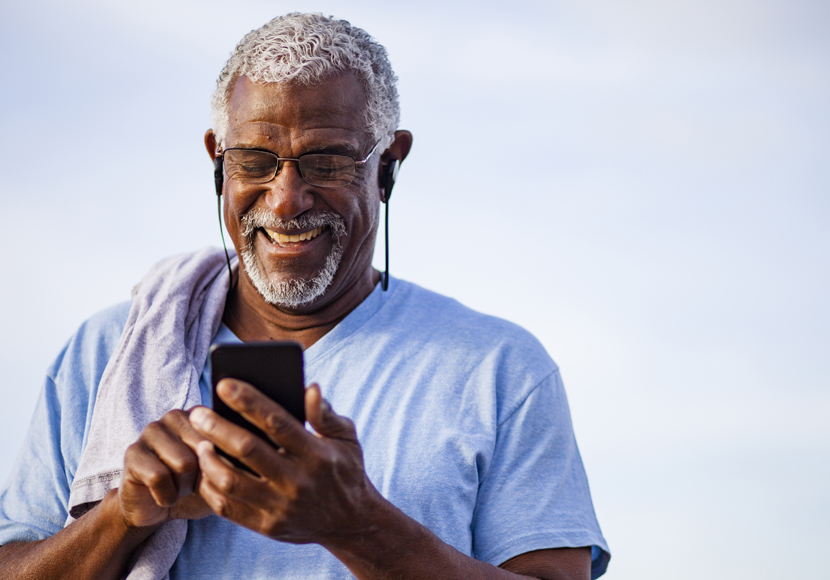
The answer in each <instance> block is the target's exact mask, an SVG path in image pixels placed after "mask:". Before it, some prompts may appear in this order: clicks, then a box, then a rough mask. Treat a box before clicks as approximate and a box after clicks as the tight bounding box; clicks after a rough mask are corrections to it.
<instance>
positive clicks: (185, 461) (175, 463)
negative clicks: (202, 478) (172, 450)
mask: <svg viewBox="0 0 830 580" xmlns="http://www.w3.org/2000/svg"><path fill="white" fill-rule="evenodd" d="M170 467H172V468H173V470H174V471H175V472H176V473H190V472H192V471H197V470H198V469H199V462H198V461H197V460H196V458H195V457H192V456H191V457H188V456H185V455H182V456H179V457H175V458H173V459H171V460H170Z"/></svg>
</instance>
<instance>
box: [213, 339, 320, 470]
mask: <svg viewBox="0 0 830 580" xmlns="http://www.w3.org/2000/svg"><path fill="white" fill-rule="evenodd" d="M210 367H211V382H212V383H213V410H214V411H216V413H218V414H219V415H220V416H221V417H224V418H225V419H227V420H228V421H230V422H231V423H233V424H235V425H238V426H240V427H242V428H243V429H247V430H248V431H251V432H252V433H254V434H255V435H257V436H258V437H260V438H262V439H264V440H265V441H266V442H268V443H270V444H271V445H273V446H274V447H278V446H277V445H276V444H275V443H274V442H273V441H271V439H270V438H269V437H268V436H267V435H266V434H265V433H264V432H263V431H262V430H260V429H259V428H258V427H256V426H255V425H253V424H251V423H250V422H248V421H247V420H246V419H245V418H243V417H242V415H240V414H239V413H237V412H236V411H234V410H233V409H231V408H230V407H228V406H227V405H226V404H225V403H224V401H222V399H220V398H219V397H218V396H217V394H216V385H217V384H218V383H219V381H221V380H222V379H225V378H232V379H238V380H240V381H245V382H246V383H250V384H251V385H253V386H254V387H256V388H257V389H258V390H259V391H261V392H262V393H264V394H265V395H266V396H268V397H269V398H270V399H272V400H273V401H275V402H277V403H279V404H280V405H281V406H282V407H283V408H285V410H287V411H288V412H289V413H291V414H292V415H293V416H294V417H296V419H297V420H298V421H299V422H300V423H301V424H305V379H304V376H303V349H302V347H301V346H300V345H299V344H298V343H296V342H246V343H241V344H218V345H214V346H212V347H211V348H210ZM217 451H218V452H219V453H220V454H221V455H223V456H224V457H226V458H227V459H229V460H230V461H231V463H233V464H234V465H236V466H237V467H240V468H242V469H245V470H247V471H251V470H250V469H249V468H248V467H247V466H245V465H243V464H242V463H241V462H240V461H239V460H237V459H236V458H234V457H231V456H229V455H227V454H226V453H224V452H223V451H222V450H221V449H219V448H218V447H217Z"/></svg>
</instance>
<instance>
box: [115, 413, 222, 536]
mask: <svg viewBox="0 0 830 580" xmlns="http://www.w3.org/2000/svg"><path fill="white" fill-rule="evenodd" d="M188 415H189V412H185V411H178V410H175V411H170V412H168V413H166V414H165V415H164V417H162V418H161V419H160V420H158V421H155V422H153V423H150V424H149V425H147V427H145V428H144V430H143V431H142V432H141V435H140V436H139V438H138V441H136V442H135V443H133V444H132V445H130V447H129V448H128V449H127V452H126V455H125V456H124V472H123V475H122V479H121V487H120V488H119V489H118V499H119V502H120V505H121V513H122V515H123V517H124V521H125V522H126V523H127V525H128V526H131V527H146V526H155V525H160V524H163V523H164V522H167V521H169V520H172V519H177V518H185V519H200V518H204V517H206V516H209V515H211V514H212V513H213V512H212V511H211V510H210V508H209V507H208V506H207V504H206V503H205V502H204V500H203V499H202V498H201V497H200V496H199V493H198V491H197V487H198V484H199V481H198V480H199V460H198V457H197V456H196V452H195V449H196V447H197V446H198V444H199V442H200V441H202V440H203V437H202V436H201V435H199V434H198V433H197V432H196V431H195V430H194V429H193V427H192V426H191V425H190V421H189V420H188Z"/></svg>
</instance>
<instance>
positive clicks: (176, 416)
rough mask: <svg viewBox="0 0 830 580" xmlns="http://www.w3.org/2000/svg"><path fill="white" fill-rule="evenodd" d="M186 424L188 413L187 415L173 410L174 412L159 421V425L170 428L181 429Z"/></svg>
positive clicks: (168, 413)
mask: <svg viewBox="0 0 830 580" xmlns="http://www.w3.org/2000/svg"><path fill="white" fill-rule="evenodd" d="M186 422H187V413H185V412H184V411H180V410H179V409H173V410H172V411H168V412H167V413H165V414H164V416H163V417H162V418H161V419H159V420H158V423H160V424H161V425H165V426H167V427H170V428H179V427H181V426H182V425H183V424H185V423H186Z"/></svg>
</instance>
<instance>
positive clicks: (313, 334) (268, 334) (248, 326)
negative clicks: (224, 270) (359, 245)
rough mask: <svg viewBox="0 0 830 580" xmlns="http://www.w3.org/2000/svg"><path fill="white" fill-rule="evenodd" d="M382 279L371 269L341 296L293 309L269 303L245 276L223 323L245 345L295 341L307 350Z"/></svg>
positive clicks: (230, 300) (230, 298) (236, 290)
mask: <svg viewBox="0 0 830 580" xmlns="http://www.w3.org/2000/svg"><path fill="white" fill-rule="evenodd" d="M379 280H380V272H378V271H377V270H375V269H373V268H369V269H368V270H367V272H366V274H365V275H363V276H360V277H359V278H358V279H357V280H355V281H354V283H352V284H351V285H350V286H348V287H347V288H345V289H344V290H343V291H342V292H340V293H339V294H338V295H337V296H334V297H327V295H326V294H324V295H323V296H322V297H321V298H320V300H318V301H316V302H315V303H312V304H309V305H307V306H304V307H302V308H298V309H289V308H284V307H281V306H274V305H273V304H269V303H267V302H266V301H265V299H264V298H263V297H262V295H261V294H260V293H259V292H257V290H256V289H255V288H254V287H253V285H252V284H251V282H250V280H249V279H248V277H247V276H246V275H244V274H242V275H240V277H239V283H238V284H237V285H236V287H235V288H234V289H233V290H232V291H231V293H230V295H229V296H228V301H227V303H226V304H225V312H224V314H223V315H222V322H224V323H225V325H226V326H227V327H228V328H229V329H230V330H231V332H233V333H234V334H235V335H236V336H237V337H239V339H240V340H242V341H243V342H251V341H265V340H291V341H294V342H299V343H300V344H301V345H302V347H303V350H305V349H307V348H308V347H310V346H311V345H312V344H314V343H315V342H317V341H318V340H320V339H321V338H322V337H323V336H325V335H326V334H327V333H328V332H329V331H330V330H331V329H332V328H334V327H335V326H337V324H338V323H339V322H340V321H341V320H343V319H344V318H345V317H346V316H348V315H349V313H350V312H351V311H352V310H354V309H355V308H357V307H358V306H359V305H360V303H361V302H363V301H364V300H365V299H366V298H367V297H368V296H369V294H371V293H372V290H373V289H374V287H375V285H376V284H377V283H378V281H379ZM327 298H328V300H327Z"/></svg>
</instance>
